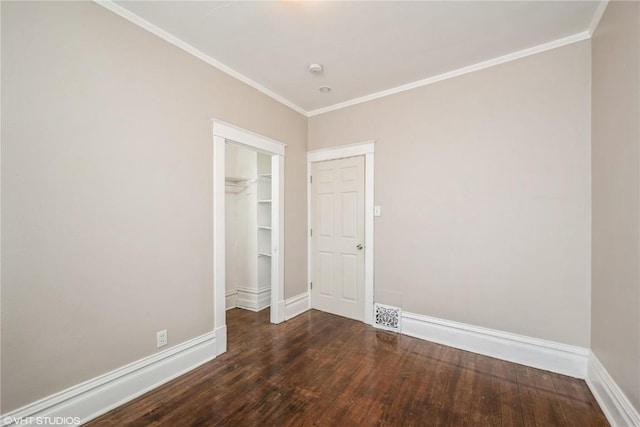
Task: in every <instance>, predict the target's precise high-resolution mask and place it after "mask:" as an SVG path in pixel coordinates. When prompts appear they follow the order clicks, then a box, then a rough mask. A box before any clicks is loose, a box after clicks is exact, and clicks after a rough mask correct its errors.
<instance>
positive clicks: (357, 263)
mask: <svg viewBox="0 0 640 427" xmlns="http://www.w3.org/2000/svg"><path fill="white" fill-rule="evenodd" d="M312 169H313V172H312V176H313V178H314V181H313V182H312V184H311V188H312V195H311V215H312V236H311V241H312V253H313V255H312V257H313V273H312V275H313V282H312V283H313V286H312V288H311V301H312V307H313V308H316V309H319V310H322V311H326V312H329V313H333V314H338V315H341V316H345V317H348V318H351V319H355V320H360V321H362V320H364V252H365V249H364V156H357V157H350V158H345V159H339V160H329V161H324V162H317V163H314V164H313V167H312Z"/></svg>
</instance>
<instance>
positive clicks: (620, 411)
mask: <svg viewBox="0 0 640 427" xmlns="http://www.w3.org/2000/svg"><path fill="white" fill-rule="evenodd" d="M587 385H588V386H589V388H590V389H591V392H592V393H593V396H594V397H595V398H596V400H597V401H598V404H599V405H600V408H601V409H602V412H604V415H605V416H606V417H607V420H608V421H609V423H610V424H611V425H612V426H613V427H618V426H619V427H630V426H640V414H639V413H638V411H637V410H636V409H635V408H634V407H633V405H632V404H631V402H630V401H629V399H628V398H627V396H625V394H624V393H623V391H622V390H620V387H618V384H616V382H615V381H614V380H613V378H611V375H609V373H608V372H607V370H606V369H605V367H604V366H603V365H602V363H600V361H599V360H598V358H597V357H596V355H595V354H593V352H590V354H589V369H588V371H587Z"/></svg>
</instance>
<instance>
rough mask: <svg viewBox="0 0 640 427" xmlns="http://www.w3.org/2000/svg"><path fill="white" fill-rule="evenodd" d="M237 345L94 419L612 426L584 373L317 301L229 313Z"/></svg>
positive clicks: (103, 422)
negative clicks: (299, 310)
mask: <svg viewBox="0 0 640 427" xmlns="http://www.w3.org/2000/svg"><path fill="white" fill-rule="evenodd" d="M227 323H228V351H227V353H225V354H223V355H221V356H219V357H218V358H216V359H214V360H213V361H211V362H209V363H206V364H204V365H203V366H201V367H199V368H197V369H195V370H193V371H191V372H189V373H188V374H186V375H183V376H181V377H179V378H177V379H175V380H173V381H171V382H169V383H167V384H165V385H163V386H162V387H160V388H158V389H156V390H153V391H151V392H149V393H147V394H145V395H143V396H141V397H140V398H138V399H136V400H134V401H132V402H130V403H127V404H125V405H123V406H122V407H120V408H118V409H115V410H114V411H111V412H109V413H107V414H105V415H104V416H102V417H100V418H97V419H95V420H93V421H92V422H90V423H88V424H87V425H88V426H266V427H271V426H332V427H333V426H341V427H342V426H383V425H384V426H544V427H547V426H577V427H585V426H606V425H608V424H607V421H606V419H605V417H604V415H603V414H602V411H601V410H600V408H599V407H598V405H597V403H596V402H595V399H594V398H593V396H592V394H591V392H590V391H589V389H588V388H587V385H586V384H585V382H584V381H581V380H577V379H574V378H570V377H566V376H563V375H558V374H553V373H550V372H546V371H541V370H538V369H533V368H528V367H526V366H522V365H516V364H514V363H509V362H504V361H501V360H498V359H492V358H490V357H486V356H481V355H478V354H475V353H470V352H467V351H462V350H457V349H454V348H451V347H446V346H443V345H439V344H434V343H431V342H428V341H422V340H419V339H415V338H410V337H407V336H403V335H398V334H393V333H389V332H383V331H380V330H378V329H374V328H372V327H370V326H367V325H365V324H363V323H360V322H356V321H352V320H349V319H345V318H342V317H339V316H334V315H331V314H326V313H323V312H319V311H315V310H312V311H309V312H307V313H304V314H302V315H300V316H298V317H296V318H294V319H292V320H290V321H288V322H285V323H283V324H280V325H272V324H270V323H269V312H268V310H264V311H262V312H260V313H252V312H249V311H245V310H240V309H233V310H230V311H228V312H227Z"/></svg>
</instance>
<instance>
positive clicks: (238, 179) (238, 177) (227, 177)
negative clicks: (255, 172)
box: [224, 176, 249, 183]
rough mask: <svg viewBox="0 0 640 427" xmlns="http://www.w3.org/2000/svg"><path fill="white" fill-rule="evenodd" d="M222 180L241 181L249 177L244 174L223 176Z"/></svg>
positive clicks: (247, 179)
mask: <svg viewBox="0 0 640 427" xmlns="http://www.w3.org/2000/svg"><path fill="white" fill-rule="evenodd" d="M224 180H225V181H226V182H234V183H235V182H243V181H249V178H248V177H246V176H225V177H224Z"/></svg>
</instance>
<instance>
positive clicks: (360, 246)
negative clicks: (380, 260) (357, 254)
mask: <svg viewBox="0 0 640 427" xmlns="http://www.w3.org/2000/svg"><path fill="white" fill-rule="evenodd" d="M356 248H358V250H359V251H361V250H362V248H364V246H362V243H358V246H356Z"/></svg>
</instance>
